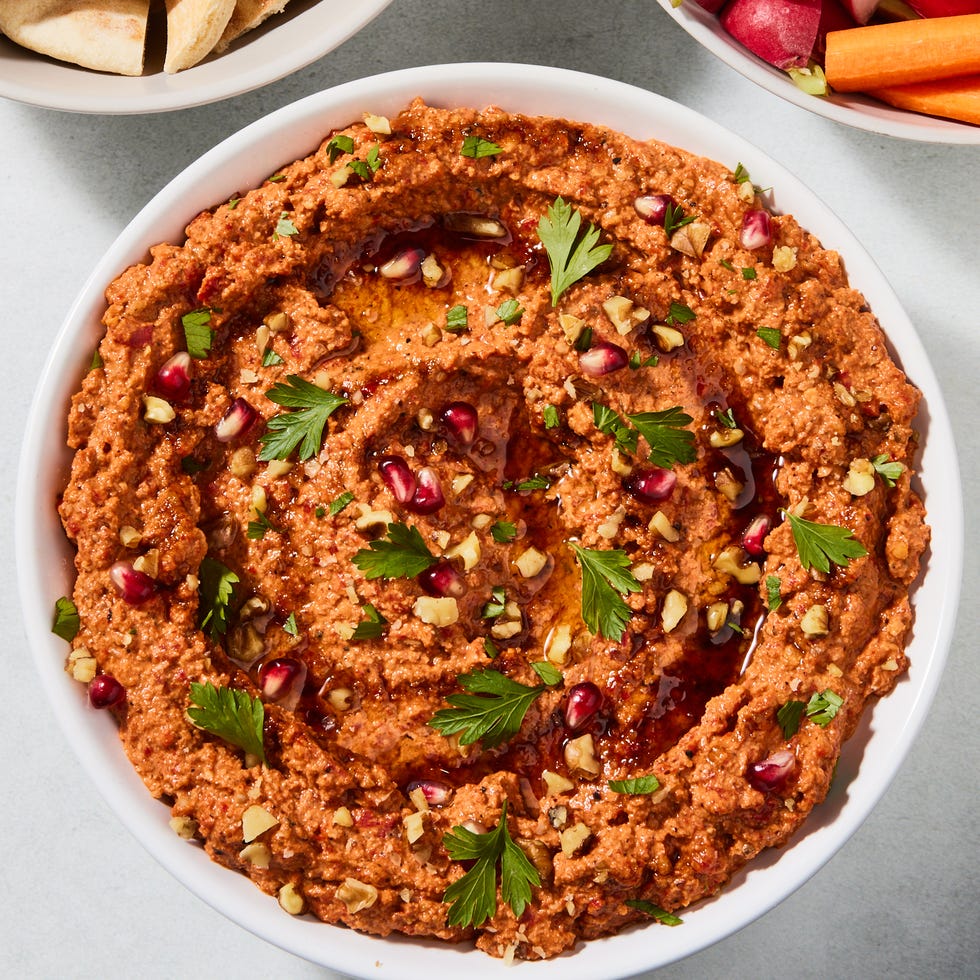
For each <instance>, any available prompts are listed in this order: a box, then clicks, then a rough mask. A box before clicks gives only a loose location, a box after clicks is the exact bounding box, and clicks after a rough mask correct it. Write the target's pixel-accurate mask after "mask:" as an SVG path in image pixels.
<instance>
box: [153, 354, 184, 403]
mask: <svg viewBox="0 0 980 980" xmlns="http://www.w3.org/2000/svg"><path fill="white" fill-rule="evenodd" d="M153 387H154V388H156V390H157V391H158V392H160V394H161V395H163V397H164V398H167V399H169V400H170V401H174V402H183V401H186V400H187V396H188V395H189V394H190V393H191V355H190V354H188V353H187V351H185V350H182V351H178V352H177V353H176V354H174V356H173V357H171V358H170V360H169V361H167V362H166V363H165V364H164V365H163V366H162V367H161V368H160V370H159V371H157V373H156V377H155V378H154V379H153Z"/></svg>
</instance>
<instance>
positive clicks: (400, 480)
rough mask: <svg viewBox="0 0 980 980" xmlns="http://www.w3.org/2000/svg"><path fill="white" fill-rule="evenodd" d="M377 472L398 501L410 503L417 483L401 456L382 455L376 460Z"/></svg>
mask: <svg viewBox="0 0 980 980" xmlns="http://www.w3.org/2000/svg"><path fill="white" fill-rule="evenodd" d="M378 472H379V473H380V474H381V479H382V480H384V481H385V486H386V487H387V488H388V489H389V490H390V491H391V493H392V496H393V497H394V498H395V500H397V501H398V503H400V504H408V503H411V501H412V498H413V497H414V496H415V488H416V486H417V483H416V480H415V477H414V475H413V474H412V471H411V470H410V469H409V468H408V463H406V462H405V460H404V459H402V457H401V456H382V457H381V459H379V460H378Z"/></svg>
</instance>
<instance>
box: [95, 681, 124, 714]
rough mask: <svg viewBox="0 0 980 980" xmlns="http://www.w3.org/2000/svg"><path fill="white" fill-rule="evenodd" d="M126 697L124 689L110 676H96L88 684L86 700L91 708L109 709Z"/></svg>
mask: <svg viewBox="0 0 980 980" xmlns="http://www.w3.org/2000/svg"><path fill="white" fill-rule="evenodd" d="M124 697H126V688H124V687H123V686H122V684H120V683H119V681H117V680H116V679H115V677H113V676H112V674H97V675H96V676H95V677H93V678H92V680H90V681H89V684H88V700H89V704H91V705H92V707H93V708H99V709H101V708H111V707H112V706H113V705H114V704H119V702H120V701H122V699H123V698H124Z"/></svg>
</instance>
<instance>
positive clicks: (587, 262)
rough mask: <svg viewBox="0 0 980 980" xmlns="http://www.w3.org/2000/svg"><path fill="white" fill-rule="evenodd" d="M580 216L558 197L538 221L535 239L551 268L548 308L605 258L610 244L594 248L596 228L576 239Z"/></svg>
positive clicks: (596, 239) (556, 302)
mask: <svg viewBox="0 0 980 980" xmlns="http://www.w3.org/2000/svg"><path fill="white" fill-rule="evenodd" d="M581 224H582V216H581V214H579V212H578V211H575V210H573V209H572V207H571V206H570V205H568V204H566V203H565V201H564V200H562V198H560V197H556V198H555V203H554V204H552V205H550V206H549V208H548V213H547V215H546V216H544V217H542V218H541V220H540V221H539V222H538V238H540V239H541V244H542V245H544V247H545V251H546V252H547V253H548V265H549V266H550V267H551V305H552V306H557V305H558V299H559V297H560V296H561V294H562V293H564V292H565V290H566V289H568V287H569V286H571V285H572V283H575V282H578V281H579V279H581V278H583V277H584V276H586V275H587V274H588V273H590V272H591V271H592V270H593V269H595V268H596V267H597V266H599V265H601V264H602V263H603V262H605V261H606V259H608V258H609V255H610V253H611V252H612V245H596V242H598V241H599V229H598V228H596V227H595V226H594V225H591V224H590V225H589V227H588V230H587V231H586V232H585V233H584V234H583V235H582V236H581V238H579V228H580V227H581Z"/></svg>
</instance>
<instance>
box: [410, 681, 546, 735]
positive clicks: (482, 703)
mask: <svg viewBox="0 0 980 980" xmlns="http://www.w3.org/2000/svg"><path fill="white" fill-rule="evenodd" d="M457 680H459V683H460V684H461V685H462V686H463V688H464V690H466V691H467V692H468V693H466V694H450V695H449V697H447V698H446V700H447V701H448V702H449V703H450V704H451V705H452V707H451V708H442V709H440V710H439V711H437V712H436V713H435V714H434V715H433V716H432V718H430V719H429V725H430V727H432V728H434V729H436V731H438V732H440V733H441V734H442V735H447V736H448V735H459V744H460V745H472V744H473V743H474V742H481V743H482V744H483V747H484V748H485V749H491V748H493V747H494V746H495V745H500V743H501V742H506V741H507V740H508V739H509V738H513V736H514V735H516V734H517V732H518V731H519V730H520V727H521V722H522V721H523V720H524V715H526V714H527V709H528V708H530V707H531V704H532V703H533V702H534V701H535V700H536V699H537V698H538V697H540V695H541V693H542V692H543V691H544V690H545V687H544V685H543V684H539V685H538V686H536V687H528V686H527V685H526V684H519V683H518V682H517V681H512V680H511V679H510V678H509V677H507V676H506V675H504V674H501V673H500V672H499V671H497V670H475V671H473V672H472V673H469V674H459V675H458V677H457Z"/></svg>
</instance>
